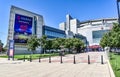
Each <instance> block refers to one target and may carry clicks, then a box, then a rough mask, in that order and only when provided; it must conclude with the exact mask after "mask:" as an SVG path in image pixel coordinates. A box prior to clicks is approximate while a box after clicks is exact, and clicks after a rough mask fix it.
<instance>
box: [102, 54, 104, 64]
mask: <svg viewBox="0 0 120 77" xmlns="http://www.w3.org/2000/svg"><path fill="white" fill-rule="evenodd" d="M101 64H104V63H103V55H101Z"/></svg>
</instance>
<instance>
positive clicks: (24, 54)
mask: <svg viewBox="0 0 120 77" xmlns="http://www.w3.org/2000/svg"><path fill="white" fill-rule="evenodd" d="M23 61H24V62H25V54H24V58H23Z"/></svg>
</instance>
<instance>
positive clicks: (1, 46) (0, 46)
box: [0, 40, 3, 52]
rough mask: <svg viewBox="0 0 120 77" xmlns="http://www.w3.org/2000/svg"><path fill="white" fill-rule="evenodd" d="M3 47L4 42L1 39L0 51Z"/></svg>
mask: <svg viewBox="0 0 120 77" xmlns="http://www.w3.org/2000/svg"><path fill="white" fill-rule="evenodd" d="M2 48H3V43H2V41H1V40H0V52H1V51H2Z"/></svg>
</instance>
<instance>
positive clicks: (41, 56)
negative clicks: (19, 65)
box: [0, 53, 59, 60]
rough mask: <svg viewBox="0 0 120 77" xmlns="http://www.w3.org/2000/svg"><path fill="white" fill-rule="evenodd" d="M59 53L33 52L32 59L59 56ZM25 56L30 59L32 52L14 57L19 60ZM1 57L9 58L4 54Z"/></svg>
mask: <svg viewBox="0 0 120 77" xmlns="http://www.w3.org/2000/svg"><path fill="white" fill-rule="evenodd" d="M58 55H59V53H51V54H32V55H31V56H32V59H39V57H40V58H47V57H49V56H58ZM24 56H25V59H29V58H30V54H25V55H14V58H15V59H17V60H23V59H24ZM0 58H8V56H7V55H4V56H0Z"/></svg>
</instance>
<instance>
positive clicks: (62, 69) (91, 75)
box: [0, 52, 114, 77]
mask: <svg viewBox="0 0 120 77" xmlns="http://www.w3.org/2000/svg"><path fill="white" fill-rule="evenodd" d="M88 55H90V57H91V60H92V61H91V64H88V63H87V62H86V60H87V56H88ZM101 55H103V56H104V57H103V59H104V64H101V62H100V61H101ZM72 59H73V55H66V56H65V57H63V63H62V64H61V63H60V62H59V61H60V60H59V57H53V58H52V59H51V60H52V62H51V63H49V62H48V58H45V59H42V60H41V62H40V63H39V62H38V60H34V61H33V62H29V61H26V62H23V61H7V59H1V58H0V77H114V75H113V73H112V72H111V68H110V66H109V62H108V61H107V59H106V56H105V53H104V52H89V53H81V54H77V55H76V64H73V60H72Z"/></svg>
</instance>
